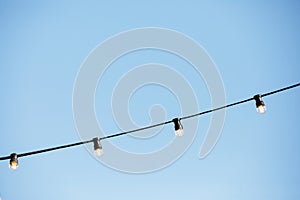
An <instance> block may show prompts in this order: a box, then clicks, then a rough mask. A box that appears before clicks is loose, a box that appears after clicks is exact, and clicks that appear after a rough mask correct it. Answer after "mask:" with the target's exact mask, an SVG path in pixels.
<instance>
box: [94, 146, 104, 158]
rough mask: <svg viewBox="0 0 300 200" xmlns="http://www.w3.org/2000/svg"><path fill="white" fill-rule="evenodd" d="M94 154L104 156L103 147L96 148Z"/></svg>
mask: <svg viewBox="0 0 300 200" xmlns="http://www.w3.org/2000/svg"><path fill="white" fill-rule="evenodd" d="M94 154H95V156H98V157H100V156H102V155H103V149H100V148H98V149H95V150H94Z"/></svg>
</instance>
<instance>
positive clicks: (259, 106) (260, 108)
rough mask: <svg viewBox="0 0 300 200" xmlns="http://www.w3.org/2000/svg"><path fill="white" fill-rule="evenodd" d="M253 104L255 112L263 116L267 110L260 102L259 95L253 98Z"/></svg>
mask: <svg viewBox="0 0 300 200" xmlns="http://www.w3.org/2000/svg"><path fill="white" fill-rule="evenodd" d="M253 98H254V100H255V104H256V110H257V112H258V113H259V114H264V113H265V112H266V110H267V108H266V106H265V103H264V102H263V101H262V98H261V95H260V94H257V95H255V96H254V97H253Z"/></svg>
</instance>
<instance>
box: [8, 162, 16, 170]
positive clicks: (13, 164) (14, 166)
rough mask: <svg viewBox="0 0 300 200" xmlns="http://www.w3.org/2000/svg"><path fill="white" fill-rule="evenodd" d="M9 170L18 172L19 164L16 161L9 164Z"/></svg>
mask: <svg viewBox="0 0 300 200" xmlns="http://www.w3.org/2000/svg"><path fill="white" fill-rule="evenodd" d="M9 168H10V169H12V170H16V169H17V168H18V163H17V162H16V161H12V162H10V163H9Z"/></svg>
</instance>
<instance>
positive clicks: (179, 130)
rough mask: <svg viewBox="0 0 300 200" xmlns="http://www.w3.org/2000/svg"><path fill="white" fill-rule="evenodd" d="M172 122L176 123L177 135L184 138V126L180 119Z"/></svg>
mask: <svg viewBox="0 0 300 200" xmlns="http://www.w3.org/2000/svg"><path fill="white" fill-rule="evenodd" d="M172 121H173V122H174V128H175V135H176V136H178V137H181V136H183V126H182V124H181V123H180V119H179V118H174V119H173V120H172Z"/></svg>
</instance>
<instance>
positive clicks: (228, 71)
mask: <svg viewBox="0 0 300 200" xmlns="http://www.w3.org/2000/svg"><path fill="white" fill-rule="evenodd" d="M299 8H300V4H299V3H298V2H297V1H277V2H273V1H263V2H262V1H247V2H246V1H244V2H243V3H241V2H239V1H229V2H227V3H224V2H217V1H190V2H178V1H176V2H175V1H163V2H162V1H150V2H141V1H130V2H128V1H127V2H117V1H110V3H102V2H100V1H72V2H71V1H48V2H46V1H43V2H42V1H26V2H22V1H1V3H0V27H1V32H0V36H1V37H0V44H1V45H0V58H1V59H0V63H1V67H0V76H1V78H0V83H1V84H0V87H1V89H0V91H1V99H0V109H1V115H0V117H1V120H0V121H1V126H0V127H1V140H0V155H1V156H5V155H9V154H10V153H12V152H17V153H20V152H26V151H31V150H37V149H41V148H47V147H52V146H56V145H62V144H67V143H71V142H77V141H79V140H80V136H79V135H78V133H77V130H76V125H75V123H74V120H73V111H72V95H73V87H74V82H75V79H76V76H77V73H78V71H79V69H80V66H81V65H82V63H83V62H84V60H85V59H86V58H87V56H88V55H89V53H90V52H91V51H92V50H93V49H94V48H95V47H96V46H97V45H99V44H100V43H101V42H103V41H105V40H106V39H107V38H109V37H111V36H113V35H115V34H118V33H120V32H123V31H126V30H130V29H134V28H143V27H161V28H168V29H172V30H176V31H178V32H181V33H183V34H186V35H188V36H189V37H191V38H193V39H194V40H195V41H197V42H198V43H199V44H200V45H202V46H203V48H205V49H206V51H207V52H208V54H209V55H210V56H211V58H212V60H213V61H214V63H215V64H216V66H217V68H218V70H219V73H220V75H221V77H222V80H223V83H224V87H225V91H226V102H228V103H231V102H234V101H238V100H241V99H244V98H249V97H252V96H253V95H255V94H257V93H264V92H268V91H271V90H275V89H278V88H281V87H285V86H287V85H291V84H294V83H297V82H299V72H300V70H299V63H300V62H299V61H300V58H299V56H298V54H299V51H300V45H299V44H300V40H299V35H300V29H299V27H300V26H299V25H300V13H299ZM126 56H127V57H126ZM150 62H157V63H164V64H168V65H169V67H170V68H172V69H174V70H176V71H178V72H179V73H181V74H182V75H183V76H184V77H185V78H186V79H187V80H188V81H189V83H190V85H191V87H192V88H193V90H194V91H197V92H196V97H197V102H198V106H199V110H206V109H209V108H211V107H210V106H211V105H210V96H209V93H208V91H207V88H206V85H205V82H204V80H203V78H202V77H200V76H196V75H195V74H194V73H193V71H192V70H191V68H192V67H191V66H188V64H187V63H185V62H183V61H182V60H180V58H178V57H174V56H171V55H166V53H164V52H159V51H145V52H136V53H132V54H130V55H125V56H124V57H122V58H121V59H120V60H119V62H116V63H115V65H114V66H112V68H110V70H108V71H107V73H106V74H105V76H104V79H103V83H102V82H100V84H99V85H98V88H97V90H96V96H95V99H96V103H95V107H96V111H99V112H97V113H96V115H97V117H98V120H99V121H100V122H101V123H103V122H105V123H104V124H105V125H103V129H104V130H103V131H104V132H105V134H111V133H115V132H116V131H118V130H119V128H118V127H117V125H116V123H114V121H113V117H112V111H111V107H110V103H111V101H110V99H109V97H110V95H111V93H112V89H113V88H114V85H113V84H114V83H115V82H116V81H117V80H118V79H119V78H120V77H121V76H122V75H124V73H126V72H127V71H129V70H131V69H133V68H134V67H135V66H136V65H138V64H143V63H150ZM121 65H122V66H124V67H123V68H121ZM101 83H102V85H101ZM158 94H159V95H158ZM299 100H300V92H299V88H296V89H293V90H290V91H287V92H284V93H280V94H277V95H274V96H270V97H266V98H265V99H264V102H265V103H266V105H267V113H266V114H264V115H259V114H257V113H256V111H255V106H254V102H250V103H247V104H244V105H241V106H238V107H234V108H230V109H228V110H227V111H226V119H225V123H224V128H223V131H222V135H221V138H220V140H219V141H218V143H217V145H216V147H215V148H214V150H213V151H212V152H211V154H209V156H208V157H206V158H205V159H203V160H200V159H198V153H199V148H200V145H201V144H202V142H203V139H204V136H205V133H206V131H207V129H208V127H209V120H210V117H211V116H210V115H207V116H203V117H201V118H199V127H198V131H197V136H196V137H195V140H194V142H193V143H192V144H191V146H190V148H189V149H188V150H187V151H186V152H185V153H184V154H183V156H182V157H180V158H179V159H178V160H177V161H176V162H174V163H173V164H171V165H169V166H167V167H166V168H164V169H161V170H159V171H155V172H152V173H145V174H139V175H136V174H130V173H124V172H119V171H116V170H113V169H111V168H109V167H107V166H105V165H103V164H101V163H100V162H98V161H97V160H96V159H94V158H93V156H92V155H91V154H90V153H89V152H88V151H87V149H86V148H85V147H84V146H81V147H74V148H70V149H66V150H61V151H56V152H50V153H45V154H40V155H36V156H30V157H26V158H20V160H19V165H20V166H19V168H18V170H17V171H11V170H10V169H9V168H8V162H7V161H1V162H0V197H1V199H2V200H9V199H45V200H48V199H83V198H86V199H99V198H105V199H121V198H122V199H131V200H132V199H166V198H170V199H174V200H175V199H183V198H184V199H212V200H215V199H299V197H300V192H299V186H300V173H299V168H300V158H299V152H300V147H299V145H298V143H299V142H300V136H299V131H300V124H299V123H298V114H299V111H300V108H299V105H298V102H299ZM102 102H103V104H102ZM153 104H161V105H163V106H164V108H165V110H166V118H167V119H172V118H173V117H175V116H178V115H180V110H179V109H178V106H179V105H178V102H177V101H176V98H174V95H172V94H171V93H170V92H169V91H168V90H166V89H164V88H160V87H156V86H155V85H152V86H149V87H145V88H144V89H142V90H140V91H138V92H136V94H135V95H134V96H133V97H132V99H131V100H130V102H129V111H130V114H131V116H132V118H133V120H134V121H136V123H137V124H139V125H147V124H149V117H148V113H147V112H148V109H149V107H151V105H153ZM100 111H104V112H103V113H101V112H100ZM195 112H197V111H195ZM141 134H142V133H141ZM161 134H165V135H168V134H172V136H173V127H172V126H166V127H165V128H164V130H163V131H162V132H161V133H160V135H161ZM186 134H188V133H186ZM159 138H160V137H156V139H155V138H154V140H149V141H148V140H143V139H136V138H131V137H127V136H124V137H122V138H115V139H113V142H114V144H116V145H118V146H120V147H122V148H124V149H126V150H128V151H134V152H148V151H153V150H156V148H160V147H161V146H163V144H164V142H168V141H167V140H168V139H171V137H164V138H163V139H164V140H163V142H162V141H158V139H159ZM132 144H134V146H133V145H132ZM104 150H105V146H104ZM105 156H109V151H105ZM116 159H117V158H116ZM120 162H126V160H121V161H120ZM137 164H139V163H137Z"/></svg>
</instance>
